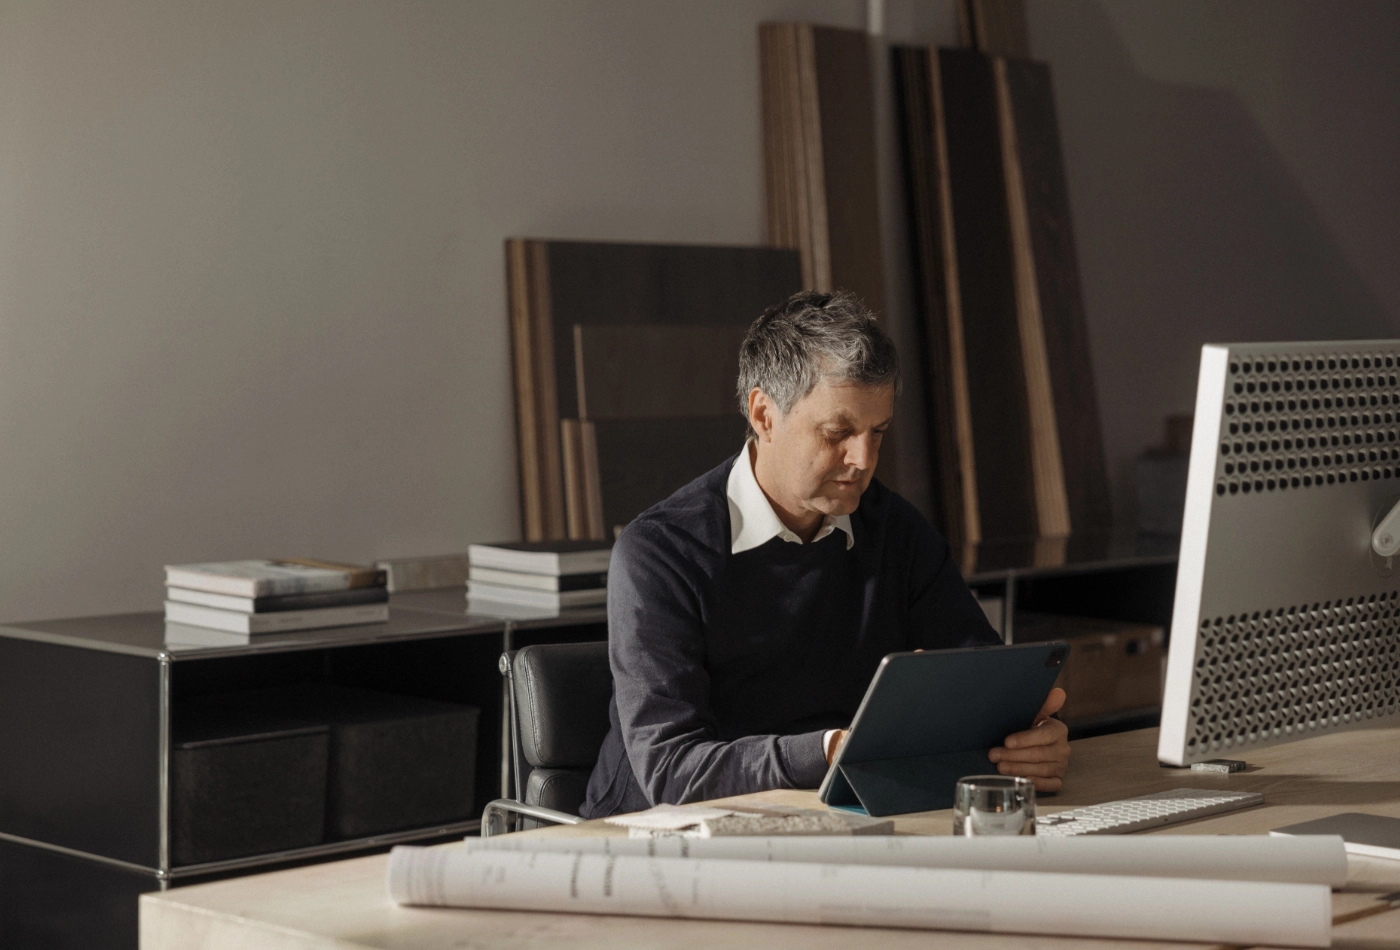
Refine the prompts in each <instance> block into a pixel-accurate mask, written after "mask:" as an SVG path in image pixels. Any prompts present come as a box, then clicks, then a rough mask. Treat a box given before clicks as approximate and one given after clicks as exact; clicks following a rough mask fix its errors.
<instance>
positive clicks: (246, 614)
mask: <svg viewBox="0 0 1400 950" xmlns="http://www.w3.org/2000/svg"><path fill="white" fill-rule="evenodd" d="M165 588H166V589H165V619H166V621H167V622H169V623H178V624H185V625H186V626H191V627H207V628H210V629H214V630H224V631H227V632H229V633H243V634H258V633H285V632H288V631H292V630H312V629H316V628H318V627H348V626H352V625H355V624H363V623H383V622H385V621H387V620H388V619H389V590H388V588H387V587H386V586H385V577H384V572H383V571H382V570H378V569H376V568H372V567H358V566H356V565H352V564H330V563H327V562H325V561H311V560H304V559H295V558H293V559H288V560H281V561H223V562H220V563H215V564H175V565H168V566H167V567H166V568H165Z"/></svg>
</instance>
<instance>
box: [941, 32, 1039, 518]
mask: <svg viewBox="0 0 1400 950" xmlns="http://www.w3.org/2000/svg"><path fill="white" fill-rule="evenodd" d="M938 72H939V82H940V84H941V88H942V92H943V96H942V118H943V125H944V132H945V139H946V142H947V155H948V180H949V183H950V198H951V205H952V209H951V213H952V219H953V243H954V247H955V248H956V250H957V255H956V263H955V267H956V271H957V282H958V288H959V295H960V300H961V308H962V318H963V323H962V325H963V346H964V359H965V360H966V362H967V379H968V391H969V399H970V404H971V415H972V431H973V453H974V460H975V464H976V470H977V496H978V500H979V511H980V520H981V526H982V539H983V540H987V539H993V538H1013V537H1029V536H1035V535H1038V534H1040V533H1041V531H1040V522H1039V518H1038V513H1037V510H1036V497H1035V472H1034V467H1033V459H1032V456H1031V428H1030V425H1031V423H1030V416H1029V408H1030V405H1029V394H1028V392H1027V389H1026V377H1025V371H1024V360H1023V357H1022V353H1021V334H1020V325H1019V322H1018V319H1017V312H1016V286H1015V283H1016V281H1015V278H1016V275H1015V268H1014V264H1013V261H1012V259H1011V253H1010V248H1011V228H1010V219H1009V215H1008V211H1007V204H1006V186H1005V177H1004V174H1005V173H1004V169H1003V165H1002V154H1001V134H1000V127H999V124H998V121H997V104H996V87H995V82H994V79H993V75H992V68H991V62H990V60H989V59H988V58H987V57H985V56H983V55H982V54H980V53H977V52H975V51H973V50H940V51H939V53H938Z"/></svg>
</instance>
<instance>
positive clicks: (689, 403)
mask: <svg viewBox="0 0 1400 950" xmlns="http://www.w3.org/2000/svg"><path fill="white" fill-rule="evenodd" d="M747 332H748V327H747V326H728V327H711V326H684V327H678V326H656V325H651V326H636V325H633V326H591V327H586V326H579V325H576V326H575V327H574V362H575V367H576V368H575V372H576V374H577V379H578V407H579V416H580V417H581V418H584V419H619V418H644V417H645V418H650V417H667V416H732V415H734V414H735V413H736V412H738V411H739V402H738V396H737V395H736V380H737V379H738V376H739V347H740V344H742V343H743V342H744V335H745V334H746V333H747Z"/></svg>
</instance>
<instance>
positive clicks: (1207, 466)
mask: <svg viewBox="0 0 1400 950" xmlns="http://www.w3.org/2000/svg"><path fill="white" fill-rule="evenodd" d="M1397 501H1400V341H1396V340H1384V341H1363V342H1340V343H1335V342H1334V343H1287V344H1280V343H1273V344H1260V343H1251V344H1230V345H1220V346H1206V347H1204V348H1203V349H1202V352H1201V370H1200V379H1199V383H1198V388H1197V393H1196V419H1195V428H1194V435H1193V438H1192V445H1191V464H1190V469H1189V474H1188V476H1187V492H1186V514H1185V518H1184V521H1183V524H1182V537H1181V560H1180V566H1179V569H1178V573H1177V587H1176V601H1175V607H1174V610H1173V615H1172V632H1171V646H1170V652H1169V658H1168V661H1167V684H1166V695H1165V697H1164V700H1163V709H1162V731H1161V740H1160V744H1159V747H1158V757H1159V758H1160V759H1161V760H1162V761H1164V762H1169V763H1172V764H1178V765H1184V764H1187V763H1190V762H1198V761H1201V760H1203V759H1210V758H1217V757H1221V756H1226V755H1233V756H1235V757H1243V755H1244V754H1245V753H1246V752H1247V750H1248V749H1250V748H1256V747H1259V746H1264V745H1272V744H1275V743H1278V742H1286V741H1289V740H1292V739H1298V738H1302V737H1305V736H1308V735H1313V734H1316V733H1318V732H1321V731H1325V730H1336V729H1345V728H1354V727H1357V726H1364V725H1368V724H1372V723H1376V722H1378V721H1381V720H1385V719H1388V718H1390V717H1394V716H1395V715H1396V714H1397V712H1400V636H1397V611H1400V599H1397V598H1400V571H1397V567H1400V565H1397V564H1395V563H1393V561H1392V560H1388V559H1385V558H1382V557H1380V556H1378V555H1376V554H1375V553H1374V552H1373V551H1372V550H1371V532H1372V530H1373V529H1374V527H1375V525H1376V524H1377V522H1378V521H1379V520H1380V519H1381V518H1382V517H1383V516H1384V515H1385V514H1386V513H1387V512H1388V511H1389V510H1390V508H1391V507H1392V506H1393V505H1394V504H1395V503H1396V502H1397Z"/></svg>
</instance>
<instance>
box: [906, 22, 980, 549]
mask: <svg viewBox="0 0 1400 950" xmlns="http://www.w3.org/2000/svg"><path fill="white" fill-rule="evenodd" d="M892 54H893V59H892V63H893V66H894V89H895V98H896V105H897V108H898V113H897V120H896V121H897V125H898V128H899V138H900V148H901V153H902V156H903V160H904V184H905V189H906V196H907V221H908V225H909V234H910V240H909V247H910V252H911V254H912V256H913V258H914V260H913V261H912V266H911V267H910V272H911V274H912V276H913V280H914V318H915V319H914V329H915V336H916V338H917V339H918V341H919V349H918V351H917V352H916V353H914V354H911V355H912V356H913V359H911V360H909V364H910V365H911V368H912V367H917V369H918V371H919V372H920V374H921V375H922V377H923V382H924V386H923V390H924V395H925V399H926V405H925V407H924V418H925V419H926V420H927V432H926V441H927V444H928V446H929V451H930V454H931V455H932V458H931V460H930V462H931V464H930V466H929V469H930V474H931V482H932V487H933V490H932V492H931V496H932V499H933V506H934V511H933V519H934V522H935V523H936V524H937V525H938V526H939V527H940V528H941V529H942V531H943V533H944V534H945V535H947V537H948V539H949V541H951V542H952V544H953V545H954V547H955V548H960V547H964V546H967V545H973V544H977V543H978V542H979V541H980V540H981V537H982V527H981V518H980V514H979V510H978V496H977V467H976V459H975V453H974V451H973V442H972V414H971V413H972V409H971V403H970V397H969V395H968V380H967V360H966V352H965V348H964V344H963V326H962V321H963V316H962V297H961V294H960V292H959V289H958V272H957V249H956V246H955V242H954V236H953V217H952V205H951V200H952V195H951V190H950V189H951V185H950V183H949V181H948V143H947V141H946V138H945V135H944V125H943V117H942V115H941V110H942V103H941V101H940V94H939V76H938V71H937V68H936V63H935V60H934V57H933V55H932V54H931V52H930V51H929V50H928V49H925V48H922V47H896V48H895V49H894V50H892Z"/></svg>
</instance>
